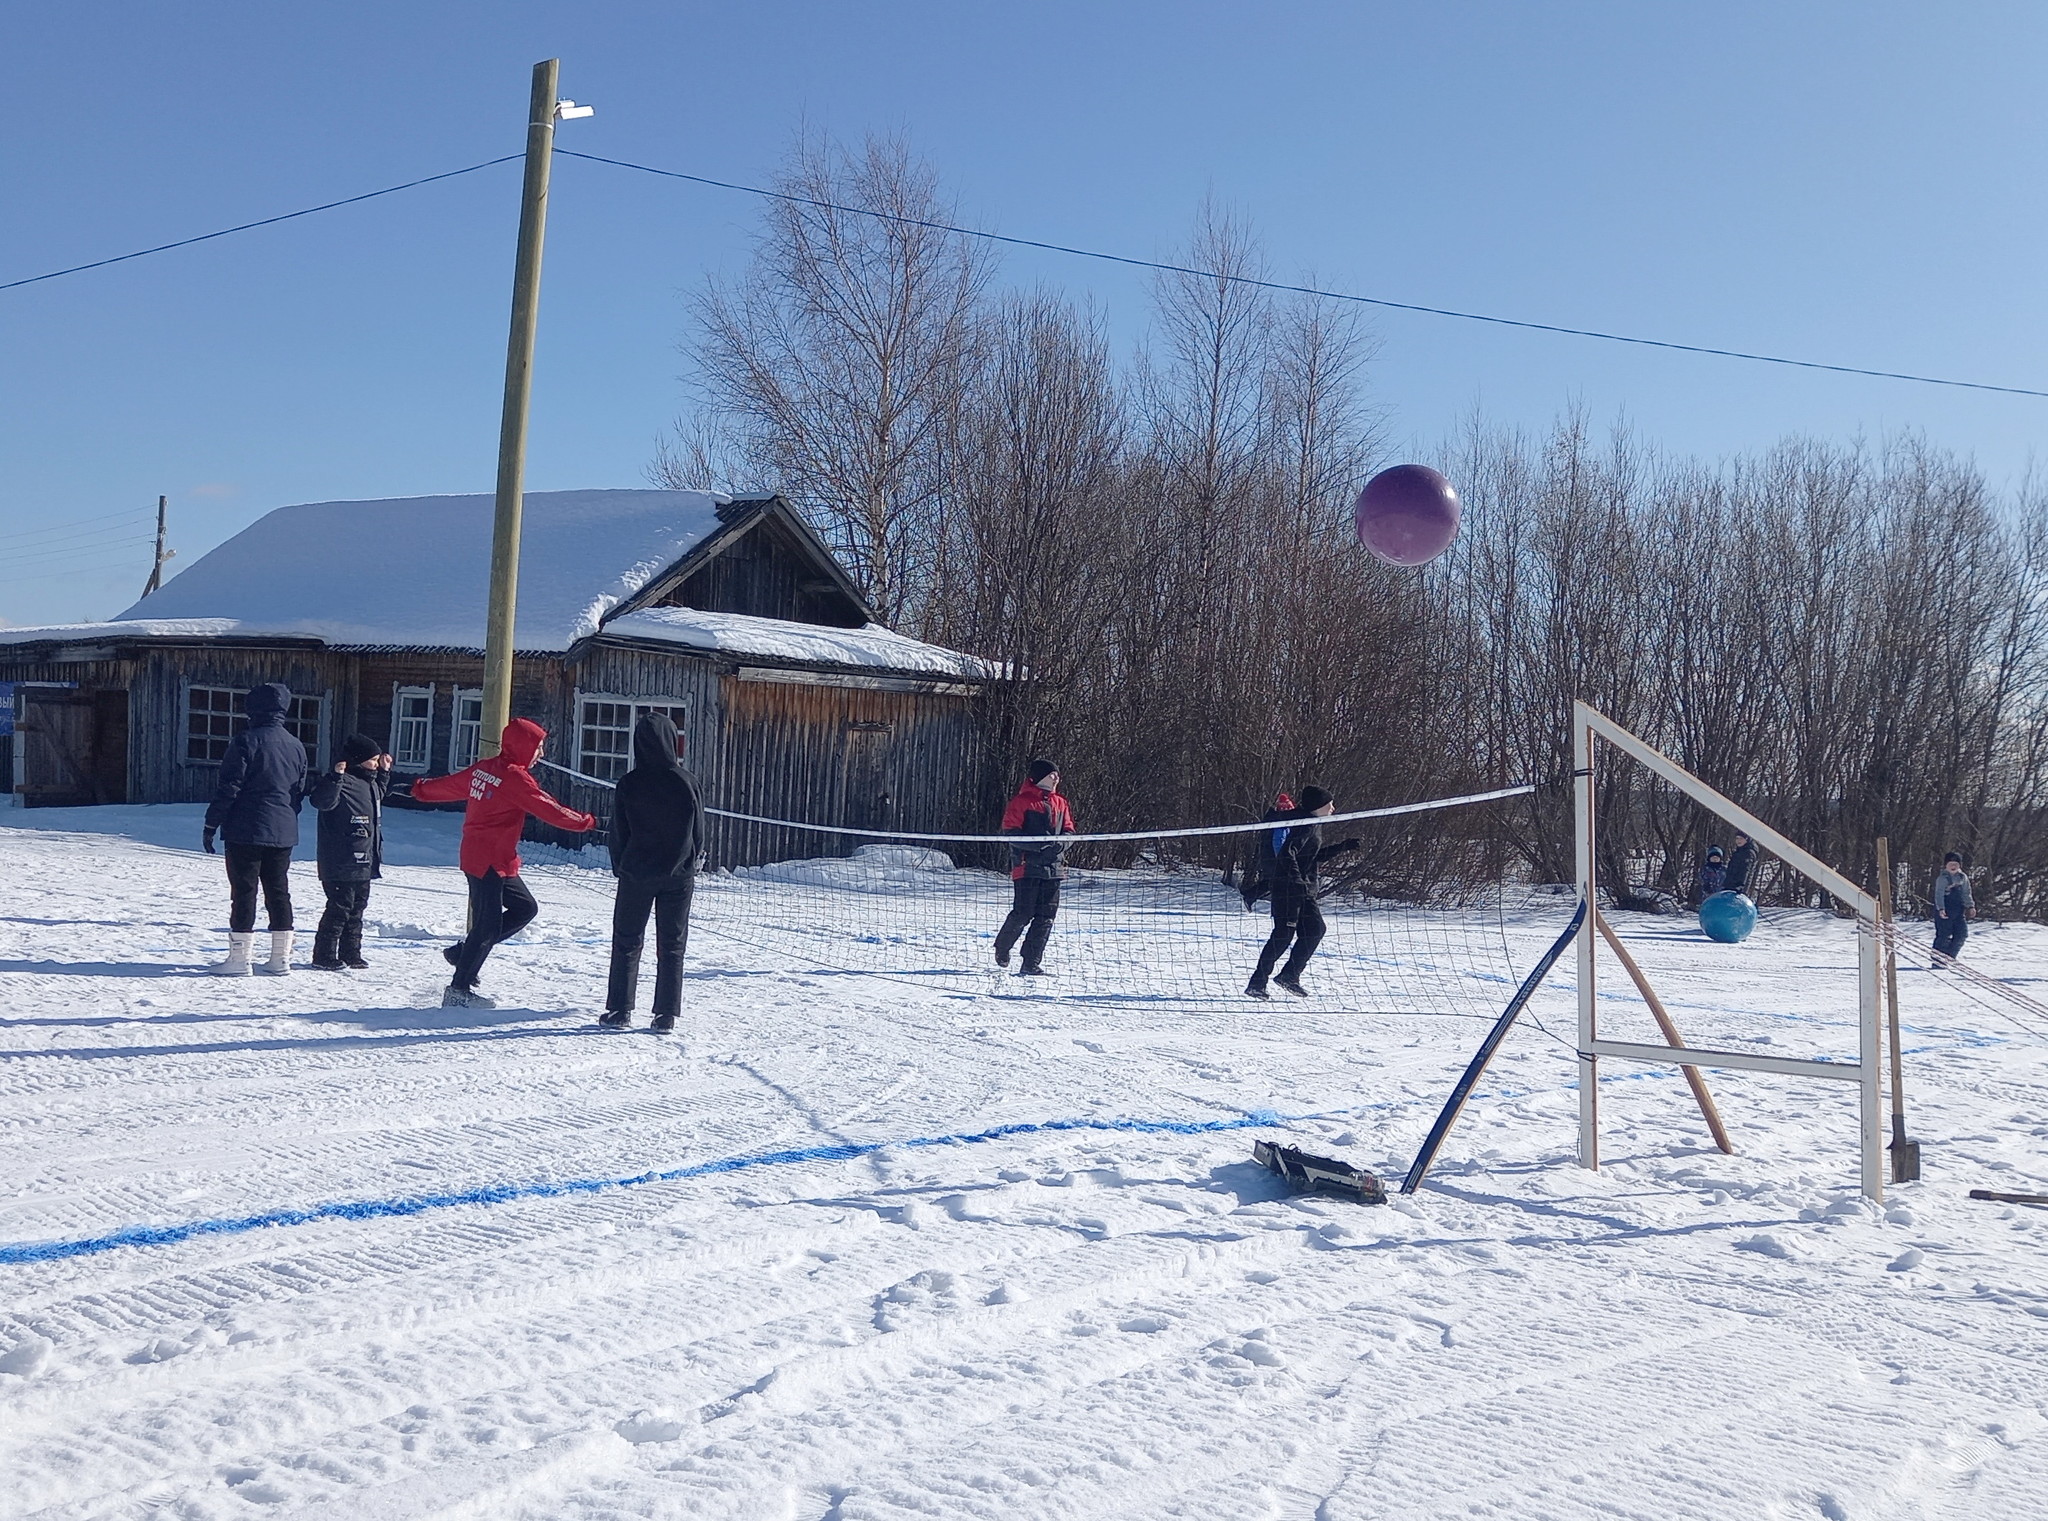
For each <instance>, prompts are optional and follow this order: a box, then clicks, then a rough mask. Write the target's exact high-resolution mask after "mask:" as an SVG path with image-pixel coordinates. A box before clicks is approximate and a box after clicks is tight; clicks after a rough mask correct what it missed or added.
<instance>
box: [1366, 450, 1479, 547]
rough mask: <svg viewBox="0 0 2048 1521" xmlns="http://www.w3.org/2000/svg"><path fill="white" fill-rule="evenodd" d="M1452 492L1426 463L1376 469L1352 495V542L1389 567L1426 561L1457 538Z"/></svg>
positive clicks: (1454, 493) (1456, 509)
mask: <svg viewBox="0 0 2048 1521" xmlns="http://www.w3.org/2000/svg"><path fill="white" fill-rule="evenodd" d="M1459 513H1460V509H1459V506H1458V493H1457V490H1456V488H1455V487H1453V486H1452V485H1451V483H1450V482H1449V481H1447V480H1445V479H1444V478H1443V477H1442V476H1441V475H1439V474H1437V472H1436V471H1434V470H1432V469H1430V468H1429V466H1427V465H1395V466H1393V467H1392V468H1390V469H1386V470H1382V471H1381V472H1380V473H1379V474H1378V475H1376V476H1374V477H1373V478H1372V479H1371V480H1369V481H1367V482H1366V483H1365V490H1363V491H1361V492H1359V493H1358V508H1357V513H1356V519H1357V523H1358V542H1359V543H1361V544H1363V545H1364V546H1365V547H1366V548H1367V549H1369V550H1371V551H1372V552H1373V553H1374V554H1376V555H1378V556H1379V557H1380V558H1381V559H1382V560H1385V561H1386V562H1387V563H1388V564H1389V565H1427V564H1428V563H1429V562H1430V561H1431V560H1434V559H1435V558H1436V557H1437V556H1438V555H1440V554H1442V553H1443V552H1444V551H1445V550H1446V549H1449V548H1450V547H1451V543H1452V541H1453V540H1454V539H1456V538H1457V537H1458V518H1459Z"/></svg>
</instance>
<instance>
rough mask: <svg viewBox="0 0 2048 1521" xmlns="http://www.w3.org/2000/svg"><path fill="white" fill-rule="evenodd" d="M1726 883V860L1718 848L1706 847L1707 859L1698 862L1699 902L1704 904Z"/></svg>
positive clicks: (1713, 846) (1715, 846)
mask: <svg viewBox="0 0 2048 1521" xmlns="http://www.w3.org/2000/svg"><path fill="white" fill-rule="evenodd" d="M1727 881H1728V858H1727V857H1726V856H1724V855H1723V854H1722V853H1721V847H1720V846H1718V845H1709V846H1708V847H1707V858H1706V859H1705V860H1704V861H1702V862H1700V892H1699V899H1700V902H1702V903H1704V902H1706V901H1707V899H1709V898H1711V897H1713V896H1714V894H1715V893H1717V892H1719V891H1721V889H1722V888H1723V887H1724V886H1725V885H1726V884H1727Z"/></svg>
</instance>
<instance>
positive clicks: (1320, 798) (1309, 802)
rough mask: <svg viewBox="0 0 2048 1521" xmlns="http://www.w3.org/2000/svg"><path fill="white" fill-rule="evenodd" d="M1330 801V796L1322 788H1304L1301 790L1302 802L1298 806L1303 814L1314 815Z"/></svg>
mask: <svg viewBox="0 0 2048 1521" xmlns="http://www.w3.org/2000/svg"><path fill="white" fill-rule="evenodd" d="M1330 801H1331V797H1330V794H1329V793H1327V792H1325V791H1324V790H1323V789H1322V788H1321V787H1304V788H1302V789H1301V802H1300V804H1299V805H1298V806H1299V807H1300V809H1301V811H1302V812H1303V813H1314V812H1315V811H1316V810H1317V809H1318V808H1320V807H1322V806H1323V804H1325V803H1327V802H1330Z"/></svg>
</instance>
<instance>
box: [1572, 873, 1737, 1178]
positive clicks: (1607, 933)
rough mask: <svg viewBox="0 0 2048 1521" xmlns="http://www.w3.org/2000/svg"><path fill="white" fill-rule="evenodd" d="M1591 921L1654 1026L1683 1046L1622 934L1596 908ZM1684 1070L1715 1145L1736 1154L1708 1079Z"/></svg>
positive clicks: (1695, 1070)
mask: <svg viewBox="0 0 2048 1521" xmlns="http://www.w3.org/2000/svg"><path fill="white" fill-rule="evenodd" d="M1593 922H1594V923H1595V924H1596V925H1598V926H1599V928H1600V934H1601V936H1602V937H1603V938H1604V939H1605V940H1606V941H1607V946H1608V949H1610V950H1612V951H1613V952H1614V955H1615V959H1616V960H1618V961H1619V962H1620V963H1621V969H1622V970H1623V971H1624V972H1627V973H1628V976H1629V981H1631V982H1633V983H1634V984H1635V985H1636V991H1637V992H1638V993H1640V994H1642V995H1643V1002H1644V1003H1646V1004H1648V1005H1649V1006H1650V1014H1651V1016H1652V1017H1653V1018H1654V1019H1655V1020H1656V1021H1657V1028H1658V1029H1659V1030H1662V1031H1663V1032H1664V1040H1665V1043H1666V1044H1667V1045H1671V1046H1676V1047H1677V1048H1678V1049H1679V1050H1681V1051H1682V1050H1684V1049H1685V1038H1684V1037H1683V1036H1682V1035H1680V1034H1679V1033H1678V1026H1677V1025H1676V1024H1675V1023H1674V1022H1673V1021H1672V1018H1671V1016H1670V1014H1668V1013H1666V1012H1665V1009H1664V1001H1663V1000H1662V999H1660V998H1659V997H1658V996H1657V990H1656V989H1655V988H1653V987H1651V986H1650V979H1649V978H1648V977H1646V976H1644V975H1643V969H1642V968H1641V967H1639V966H1637V965H1636V958H1635V957H1633V956H1631V955H1630V954H1629V953H1628V948H1627V947H1626V946H1624V945H1623V944H1622V943H1621V936H1619V935H1617V934H1615V933H1614V926H1613V925H1611V924H1609V923H1608V922H1607V916H1606V915H1605V914H1603V913H1601V912H1599V911H1598V910H1597V909H1596V910H1595V911H1594V914H1593ZM1680 1070H1682V1071H1683V1072H1684V1073H1685V1083H1686V1086H1687V1087H1688V1088H1690V1089H1692V1096H1693V1102H1694V1103H1696V1104H1698V1105H1699V1106H1700V1117H1701V1118H1702V1119H1704V1120H1705V1121H1706V1122H1707V1129H1708V1130H1710V1131H1712V1132H1713V1134H1714V1144H1715V1145H1716V1146H1718V1147H1720V1148H1721V1150H1722V1151H1724V1152H1726V1153H1727V1154H1728V1155H1729V1156H1733V1155H1735V1143H1734V1142H1733V1141H1731V1140H1729V1139H1728V1130H1727V1127H1726V1126H1724V1125H1723V1124H1722V1123H1721V1111H1720V1110H1718V1109H1716V1108H1715V1107H1714V1095H1713V1094H1711V1093H1709V1092H1707V1080H1706V1078H1704V1077H1702V1076H1701V1075H1700V1069H1699V1068H1697V1067H1685V1068H1682V1069H1680Z"/></svg>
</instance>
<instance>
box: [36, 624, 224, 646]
mask: <svg viewBox="0 0 2048 1521" xmlns="http://www.w3.org/2000/svg"><path fill="white" fill-rule="evenodd" d="M241 632H242V626H241V623H240V621H239V620H237V619H234V618H138V619H130V620H128V621H126V622H122V623H39V624H33V625H31V626H29V627H26V628H0V644H53V643H54V644H89V643H91V642H93V641H94V640H102V639H135V638H138V637H139V638H143V639H219V638H222V637H223V636H226V635H232V634H239V633H241Z"/></svg>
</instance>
